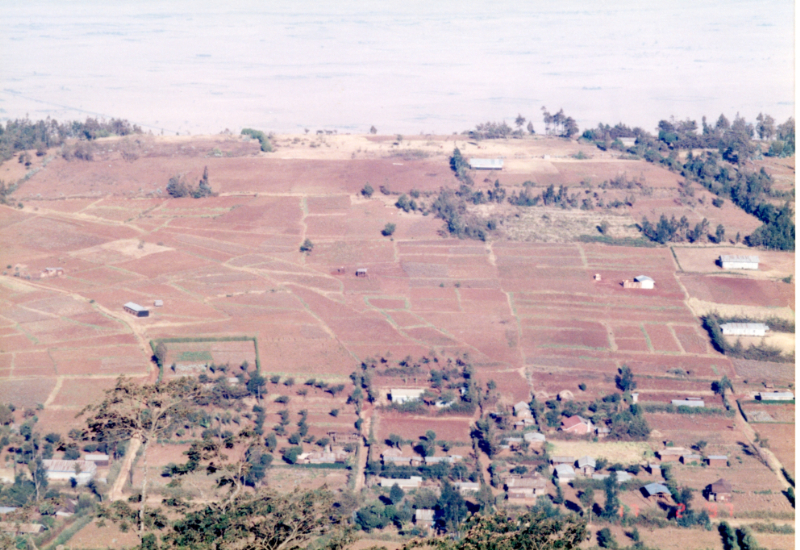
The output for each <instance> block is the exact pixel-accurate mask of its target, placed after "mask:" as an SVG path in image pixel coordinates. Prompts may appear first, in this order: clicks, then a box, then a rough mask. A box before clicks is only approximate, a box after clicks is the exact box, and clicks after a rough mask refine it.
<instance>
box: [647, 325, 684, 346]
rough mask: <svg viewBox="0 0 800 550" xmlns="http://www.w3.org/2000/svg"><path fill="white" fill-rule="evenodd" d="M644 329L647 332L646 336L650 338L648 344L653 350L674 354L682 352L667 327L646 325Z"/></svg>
mask: <svg viewBox="0 0 800 550" xmlns="http://www.w3.org/2000/svg"><path fill="white" fill-rule="evenodd" d="M644 327H645V330H646V331H647V335H648V336H649V337H650V343H651V344H652V345H653V349H655V351H657V352H662V351H666V352H676V353H680V352H681V351H682V350H681V347H680V346H679V345H678V342H676V341H675V337H674V336H673V335H672V331H671V330H670V328H669V327H668V326H667V325H653V324H646V325H645V326H644Z"/></svg>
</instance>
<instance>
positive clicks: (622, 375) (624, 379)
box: [614, 365, 636, 392]
mask: <svg viewBox="0 0 800 550" xmlns="http://www.w3.org/2000/svg"><path fill="white" fill-rule="evenodd" d="M614 380H615V382H616V383H617V387H618V388H619V389H620V390H622V391H624V392H625V391H633V390H635V389H636V382H635V381H634V379H633V371H632V370H631V368H630V367H629V366H628V365H622V367H620V369H619V374H617V376H616V377H615V378H614Z"/></svg>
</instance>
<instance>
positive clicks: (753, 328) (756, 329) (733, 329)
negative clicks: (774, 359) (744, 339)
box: [719, 323, 769, 336]
mask: <svg viewBox="0 0 800 550" xmlns="http://www.w3.org/2000/svg"><path fill="white" fill-rule="evenodd" d="M719 328H720V329H722V334H725V335H731V336H765V335H766V334H767V331H768V330H769V327H768V326H767V325H765V324H764V323H723V324H721V325H720V326H719Z"/></svg>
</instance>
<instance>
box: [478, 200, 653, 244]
mask: <svg viewBox="0 0 800 550" xmlns="http://www.w3.org/2000/svg"><path fill="white" fill-rule="evenodd" d="M491 208H492V207H491V206H488V205H487V206H481V207H477V211H478V212H480V214H481V215H482V217H487V218H488V217H491V215H492V214H493V211H492V210H491ZM512 208H514V209H516V213H512V212H508V211H503V215H505V216H506V217H505V220H504V222H503V226H502V228H503V230H504V231H505V233H506V235H508V237H509V238H511V239H513V240H516V241H529V242H543V243H565V242H572V241H574V240H575V238H577V237H579V236H581V235H592V236H599V235H600V232H599V231H598V229H597V227H598V226H599V225H600V224H601V223H602V222H606V223H607V224H608V232H607V234H608V235H609V236H611V237H614V238H624V237H631V238H634V239H635V238H638V237H640V234H639V231H638V230H637V229H635V228H632V227H630V226H631V225H633V224H634V221H633V218H631V217H630V216H628V215H627V214H609V213H608V212H603V211H601V210H597V211H595V210H578V209H574V210H563V209H561V208H550V207H538V206H534V207H530V208H522V207H512Z"/></svg>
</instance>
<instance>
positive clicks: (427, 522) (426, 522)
mask: <svg viewBox="0 0 800 550" xmlns="http://www.w3.org/2000/svg"><path fill="white" fill-rule="evenodd" d="M433 516H434V511H433V510H429V509H427V508H417V509H416V510H415V511H414V523H415V524H416V525H417V527H422V528H424V529H432V528H433V522H434V519H433Z"/></svg>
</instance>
